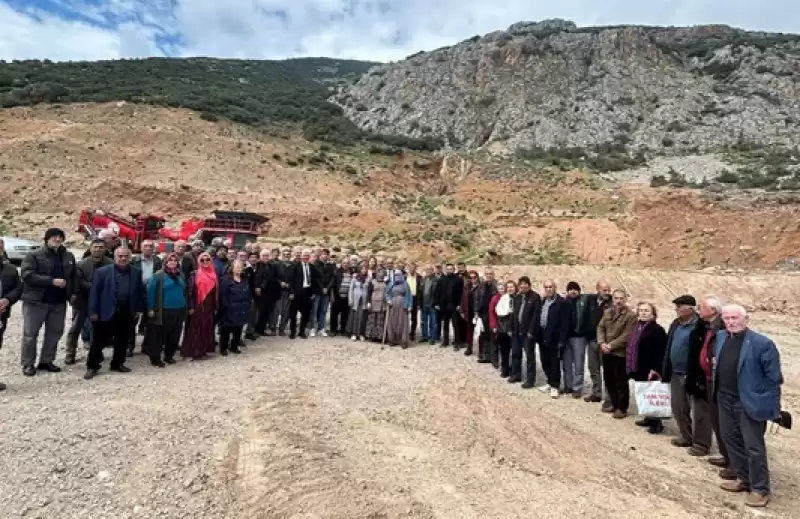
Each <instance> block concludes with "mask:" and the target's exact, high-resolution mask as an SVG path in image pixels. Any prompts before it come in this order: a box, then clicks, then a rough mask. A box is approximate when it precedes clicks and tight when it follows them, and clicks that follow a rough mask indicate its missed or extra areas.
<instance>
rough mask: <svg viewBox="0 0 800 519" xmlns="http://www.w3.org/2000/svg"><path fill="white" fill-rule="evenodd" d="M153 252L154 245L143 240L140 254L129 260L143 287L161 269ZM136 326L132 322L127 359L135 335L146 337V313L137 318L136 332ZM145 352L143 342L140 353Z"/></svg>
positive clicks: (161, 263) (161, 264) (130, 353)
mask: <svg viewBox="0 0 800 519" xmlns="http://www.w3.org/2000/svg"><path fill="white" fill-rule="evenodd" d="M155 252H156V244H155V243H154V242H153V241H151V240H144V241H143V242H142V253H141V254H140V255H137V256H134V257H133V258H132V260H131V265H132V266H134V267H136V269H138V270H139V272H141V275H142V286H143V287H146V286H147V284H148V283H149V282H150V279H151V278H152V277H153V274H155V273H156V272H158V271H159V270H161V269H162V267H163V262H162V260H161V258H159V257H158V255H157V254H156V253H155ZM143 290H144V288H143ZM136 324H137V323H135V322H134V326H132V327H131V338H130V341H129V342H128V352H127V355H128V357H132V356H133V349H134V348H135V347H136V334H137V333H138V334H139V335H141V336H143V337H146V336H147V312H144V313H142V315H141V316H140V317H139V322H138V325H139V326H138V331H137V330H136ZM146 351H148V350H147V349H146V348H145V341H144V340H143V341H142V353H144V352H146Z"/></svg>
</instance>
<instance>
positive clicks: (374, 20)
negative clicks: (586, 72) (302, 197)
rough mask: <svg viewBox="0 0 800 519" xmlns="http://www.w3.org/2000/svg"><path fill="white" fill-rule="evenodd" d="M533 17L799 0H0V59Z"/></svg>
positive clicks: (404, 48) (395, 45)
mask: <svg viewBox="0 0 800 519" xmlns="http://www.w3.org/2000/svg"><path fill="white" fill-rule="evenodd" d="M544 18H566V19H568V20H573V21H575V22H576V23H577V24H578V25H598V24H602V25H606V24H619V23H638V24H648V25H690V24H698V23H725V24H729V25H734V26H738V27H744V28H748V29H755V30H769V31H779V32H800V0H760V1H759V0H648V1H646V2H645V1H642V0H560V1H557V2H551V1H544V0H493V1H492V0H0V59H6V60H10V59H26V58H49V59H52V60H81V59H89V60H93V59H103V58H121V57H143V56H197V55H202V56H219V57H232V58H265V59H274V58H286V57H295V56H332V57H340V58H355V59H366V60H375V61H390V60H396V59H402V58H403V57H405V56H407V55H409V54H413V53H414V52H417V51H419V50H430V49H434V48H437V47H441V46H443V45H448V44H452V43H455V42H457V41H460V40H463V39H465V38H469V37H471V36H473V35H475V34H483V33H486V32H490V31H493V30H496V29H502V28H506V27H507V26H508V25H510V24H512V23H514V22H517V21H520V20H541V19H544Z"/></svg>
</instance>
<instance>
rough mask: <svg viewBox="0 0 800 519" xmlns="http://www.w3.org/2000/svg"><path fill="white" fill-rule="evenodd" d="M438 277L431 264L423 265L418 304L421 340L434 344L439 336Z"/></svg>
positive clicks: (439, 296)
mask: <svg viewBox="0 0 800 519" xmlns="http://www.w3.org/2000/svg"><path fill="white" fill-rule="evenodd" d="M439 279H440V278H439V277H438V276H436V274H435V273H434V269H433V265H428V266H427V267H425V278H424V279H423V281H422V283H421V289H420V290H419V292H420V294H419V295H418V298H419V299H420V302H419V305H420V307H421V308H422V327H421V328H422V329H421V332H422V340H423V341H427V342H428V343H429V344H434V343H435V342H436V340H437V337H439V313H438V311H437V310H436V309H437V308H438V307H439V299H440V298H441V295H440V293H439V290H440V288H439Z"/></svg>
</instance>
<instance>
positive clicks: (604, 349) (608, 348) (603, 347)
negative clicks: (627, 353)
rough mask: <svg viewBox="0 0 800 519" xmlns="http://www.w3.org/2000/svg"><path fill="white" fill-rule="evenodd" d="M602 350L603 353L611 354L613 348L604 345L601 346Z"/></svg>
mask: <svg viewBox="0 0 800 519" xmlns="http://www.w3.org/2000/svg"><path fill="white" fill-rule="evenodd" d="M600 349H601V350H602V351H603V353H611V346H609V345H608V344H603V345H602V346H600Z"/></svg>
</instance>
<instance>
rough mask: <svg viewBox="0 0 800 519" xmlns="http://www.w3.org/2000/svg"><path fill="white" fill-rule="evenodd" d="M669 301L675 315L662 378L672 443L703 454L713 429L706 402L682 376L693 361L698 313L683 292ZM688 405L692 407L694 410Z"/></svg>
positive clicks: (686, 372) (709, 442) (691, 301)
mask: <svg viewBox="0 0 800 519" xmlns="http://www.w3.org/2000/svg"><path fill="white" fill-rule="evenodd" d="M672 304H674V305H675V313H676V314H677V317H676V318H675V320H674V321H672V324H671V325H670V327H669V332H668V334H667V350H666V353H665V355H664V368H663V370H662V373H663V381H664V382H668V383H669V384H670V392H671V394H672V416H673V417H674V418H675V422H676V423H677V424H678V431H679V436H678V437H676V438H673V439H672V445H674V446H675V447H681V448H688V452H689V454H691V455H692V456H705V455H707V454H708V452H709V449H710V448H711V438H712V432H713V429H712V427H711V421H710V416H711V415H710V413H709V410H708V402H707V401H705V400H704V399H702V398H694V397H692V395H691V394H690V392H688V391H687V387H686V375H687V374H688V373H689V369H690V367H691V363H692V361H693V360H694V359H690V353H691V351H692V344H693V343H694V342H695V341H696V340H697V337H696V334H697V333H698V332H697V330H698V329H699V328H698V326H697V324H698V320H699V316H698V315H697V312H696V310H695V307H696V306H697V301H696V300H695V298H694V297H693V296H691V295H688V294H687V295H682V296H678V297H676V298H675V299H674V300H673V301H672ZM692 406H695V407H696V409H695V412H694V413H692ZM701 407H702V408H701ZM692 415H694V416H692Z"/></svg>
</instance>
